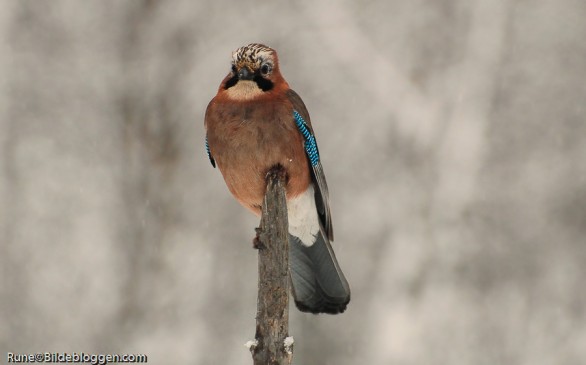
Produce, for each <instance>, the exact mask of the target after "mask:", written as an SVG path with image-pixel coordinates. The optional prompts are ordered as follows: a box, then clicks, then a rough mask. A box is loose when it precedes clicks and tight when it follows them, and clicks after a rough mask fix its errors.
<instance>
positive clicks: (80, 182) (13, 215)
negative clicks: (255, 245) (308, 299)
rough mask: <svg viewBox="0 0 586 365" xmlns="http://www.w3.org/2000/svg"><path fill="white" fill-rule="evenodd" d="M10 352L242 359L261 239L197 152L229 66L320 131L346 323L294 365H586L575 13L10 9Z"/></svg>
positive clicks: (5, 30)
mask: <svg viewBox="0 0 586 365" xmlns="http://www.w3.org/2000/svg"><path fill="white" fill-rule="evenodd" d="M0 4H1V5H0V55H1V56H0V95H1V97H0V351H1V353H0V356H2V358H5V354H6V352H7V351H12V352H38V351H67V352H74V351H78V352H81V351H85V352H86V353H90V352H96V353H97V352H101V353H116V352H118V353H146V354H147V355H148V356H149V363H150V364H163V365H165V364H198V365H199V364H251V357H250V354H249V353H248V351H247V350H246V348H245V347H244V346H243V344H244V343H245V342H246V341H247V340H249V339H251V338H253V336H254V320H255V319H254V316H255V308H256V280H257V278H256V275H257V271H256V264H257V262H256V258H257V256H256V252H255V251H254V250H253V249H252V248H251V239H252V237H253V235H254V227H255V226H256V225H257V224H258V220H257V219H256V218H255V217H254V216H252V215H250V214H249V213H248V212H247V211H246V210H244V209H243V208H241V207H240V206H239V205H238V204H237V203H236V202H235V201H234V200H233V199H232V197H231V196H230V194H229V193H228V191H227V189H226V187H225V185H224V183H223V180H222V177H221V175H220V173H219V171H218V170H214V169H212V167H211V166H210V164H209V162H208V160H207V158H206V155H205V152H204V147H203V140H204V128H203V117H204V111H205V108H206V106H207V103H208V102H209V101H210V99H211V98H212V97H213V96H214V95H215V93H216V89H217V87H218V85H219V83H220V81H221V80H222V78H223V77H224V76H225V75H226V73H227V72H228V71H229V62H230V55H231V52H232V50H234V49H236V48H238V47H239V46H242V45H245V44H248V43H250V42H263V43H266V44H267V45H270V46H272V47H274V48H276V49H277V50H278V52H279V55H280V59H281V67H282V72H283V74H284V76H285V77H286V78H287V80H288V81H289V83H290V85H291V86H292V87H293V88H294V89H295V90H296V91H297V92H298V93H299V94H300V95H301V96H302V97H303V99H304V100H305V103H306V104H307V106H308V108H309V111H310V113H311V115H312V120H313V124H314V128H315V131H316V135H317V140H318V142H319V146H320V151H321V153H322V161H323V163H324V168H325V171H326V175H327V178H328V183H329V186H330V194H331V198H332V204H333V218H334V228H335V235H336V241H335V242H334V244H335V247H336V251H337V254H338V258H339V260H340V263H341V265H342V267H343V268H344V271H345V273H346V276H347V278H348V280H349V282H350V284H351V287H352V290H353V299H352V302H351V303H350V306H349V308H348V311H347V312H346V313H344V314H343V315H339V316H313V315H307V314H302V313H299V312H298V311H296V310H295V309H293V308H292V310H291V328H290V332H291V334H292V335H293V336H294V337H295V353H294V363H295V364H299V365H301V364H306V365H309V364H336V365H348V364H382V365H387V364H388V365H392V364H401V365H403V364H404V365H410V364H417V365H426V364H456V365H458V364H466V365H468V364H476V365H478V364H487V365H488V364H490V365H493V364H516V365H523V364H531V365H542V364H552V365H553V364H555V365H565V364H567V365H575V364H583V363H585V362H586V345H585V344H586V288H585V286H584V285H585V284H584V283H585V282H586V162H585V159H586V41H585V39H586V2H584V1H583V0H561V1H554V0H534V1H526V0H517V1H505V0H472V1H467V0H441V1H421V0H416V1H399V0H390V1H382V0H381V1H362V2H353V1H341V2H332V3H329V4H328V2H315V1H300V2H278V1H272V2H267V1H253V2H247V1H242V2H232V1H227V0H220V1H217V0H216V1H199V2H196V1H166V2H162V1H160V2H159V1H83V2H82V1H75V0H70V1H7V0H3V1H2V2H1V3H0Z"/></svg>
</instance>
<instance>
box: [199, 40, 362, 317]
mask: <svg viewBox="0 0 586 365" xmlns="http://www.w3.org/2000/svg"><path fill="white" fill-rule="evenodd" d="M204 126H205V130H206V137H205V148H206V153H207V156H208V158H209V161H210V163H211V164H212V166H213V167H214V168H215V167H216V166H217V167H218V169H219V170H220V172H221V174H222V176H223V178H224V181H225V183H226V185H227V187H228V190H229V191H230V192H231V193H232V195H233V196H234V197H235V198H236V200H237V201H238V202H239V203H240V204H241V205H242V206H244V207H245V208H247V209H248V210H250V211H251V212H252V213H254V214H256V215H257V216H260V215H261V213H262V211H261V210H262V202H263V198H264V195H265V192H266V181H267V180H266V178H267V174H269V173H270V172H271V171H272V170H273V169H275V168H279V169H281V170H282V172H283V174H284V175H285V177H286V180H285V181H286V185H285V195H286V201H287V211H288V213H287V214H288V215H287V217H288V222H289V257H290V278H291V284H292V290H291V291H292V295H293V298H294V301H295V304H296V306H297V308H298V309H299V310H300V311H302V312H309V313H314V314H318V313H328V314H338V313H342V312H344V311H345V310H346V308H347V305H348V303H349V302H350V287H349V285H348V281H347V280H346V277H345V276H344V273H343V272H342V270H341V269H340V265H339V263H338V260H337V259H336V255H335V254H334V250H333V248H332V245H331V242H332V241H333V239H334V233H333V227H332V217H331V210H330V200H329V191H328V185H327V183H326V178H325V175H324V171H323V167H322V164H321V159H320V154H319V150H318V148H317V143H316V139H315V134H314V131H313V128H312V125H311V120H310V117H309V113H308V111H307V108H306V106H305V104H304V103H303V101H302V99H301V97H300V96H299V95H298V94H297V93H296V92H295V91H293V90H292V89H291V88H290V87H289V84H288V83H287V81H285V79H284V78H283V76H282V74H281V71H280V67H279V59H278V55H277V52H276V51H275V50H274V49H272V48H270V47H268V46H266V45H264V44H260V43H251V44H248V45H246V46H243V47H240V48H238V49H237V50H235V51H234V52H233V53H232V61H231V69H230V71H229V73H228V75H227V76H226V77H225V78H224V79H223V80H222V82H221V83H220V86H219V88H218V91H217V94H216V95H215V96H214V97H213V98H212V100H211V101H210V102H209V104H208V106H207V109H206V112H205V121H204Z"/></svg>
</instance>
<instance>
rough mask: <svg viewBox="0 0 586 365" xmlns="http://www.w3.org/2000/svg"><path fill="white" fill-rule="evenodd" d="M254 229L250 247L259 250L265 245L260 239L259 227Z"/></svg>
mask: <svg viewBox="0 0 586 365" xmlns="http://www.w3.org/2000/svg"><path fill="white" fill-rule="evenodd" d="M254 230H255V231H256V236H255V237H254V238H253V239H252V248H254V249H255V250H261V249H263V248H264V247H265V245H264V244H263V243H262V241H261V240H260V232H261V229H260V227H256V228H255V229H254Z"/></svg>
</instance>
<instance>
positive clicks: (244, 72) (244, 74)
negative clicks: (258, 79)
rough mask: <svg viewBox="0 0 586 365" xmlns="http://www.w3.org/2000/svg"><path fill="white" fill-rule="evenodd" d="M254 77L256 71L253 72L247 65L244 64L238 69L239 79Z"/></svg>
mask: <svg viewBox="0 0 586 365" xmlns="http://www.w3.org/2000/svg"><path fill="white" fill-rule="evenodd" d="M253 77H254V73H253V72H251V71H250V70H249V69H248V67H246V66H243V67H242V68H241V69H240V70H238V79H240V80H252V79H253Z"/></svg>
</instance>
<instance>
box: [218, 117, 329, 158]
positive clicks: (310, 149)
mask: <svg viewBox="0 0 586 365" xmlns="http://www.w3.org/2000/svg"><path fill="white" fill-rule="evenodd" d="M293 118H295V124H297V128H298V129H299V132H301V135H302V136H303V138H304V139H305V152H306V153H307V157H309V162H311V166H312V167H315V166H317V164H318V163H319V152H318V150H317V143H315V137H313V135H312V134H311V132H310V131H309V128H307V124H305V120H304V119H303V117H302V116H301V114H299V113H298V112H297V110H293ZM208 154H209V152H208Z"/></svg>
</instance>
